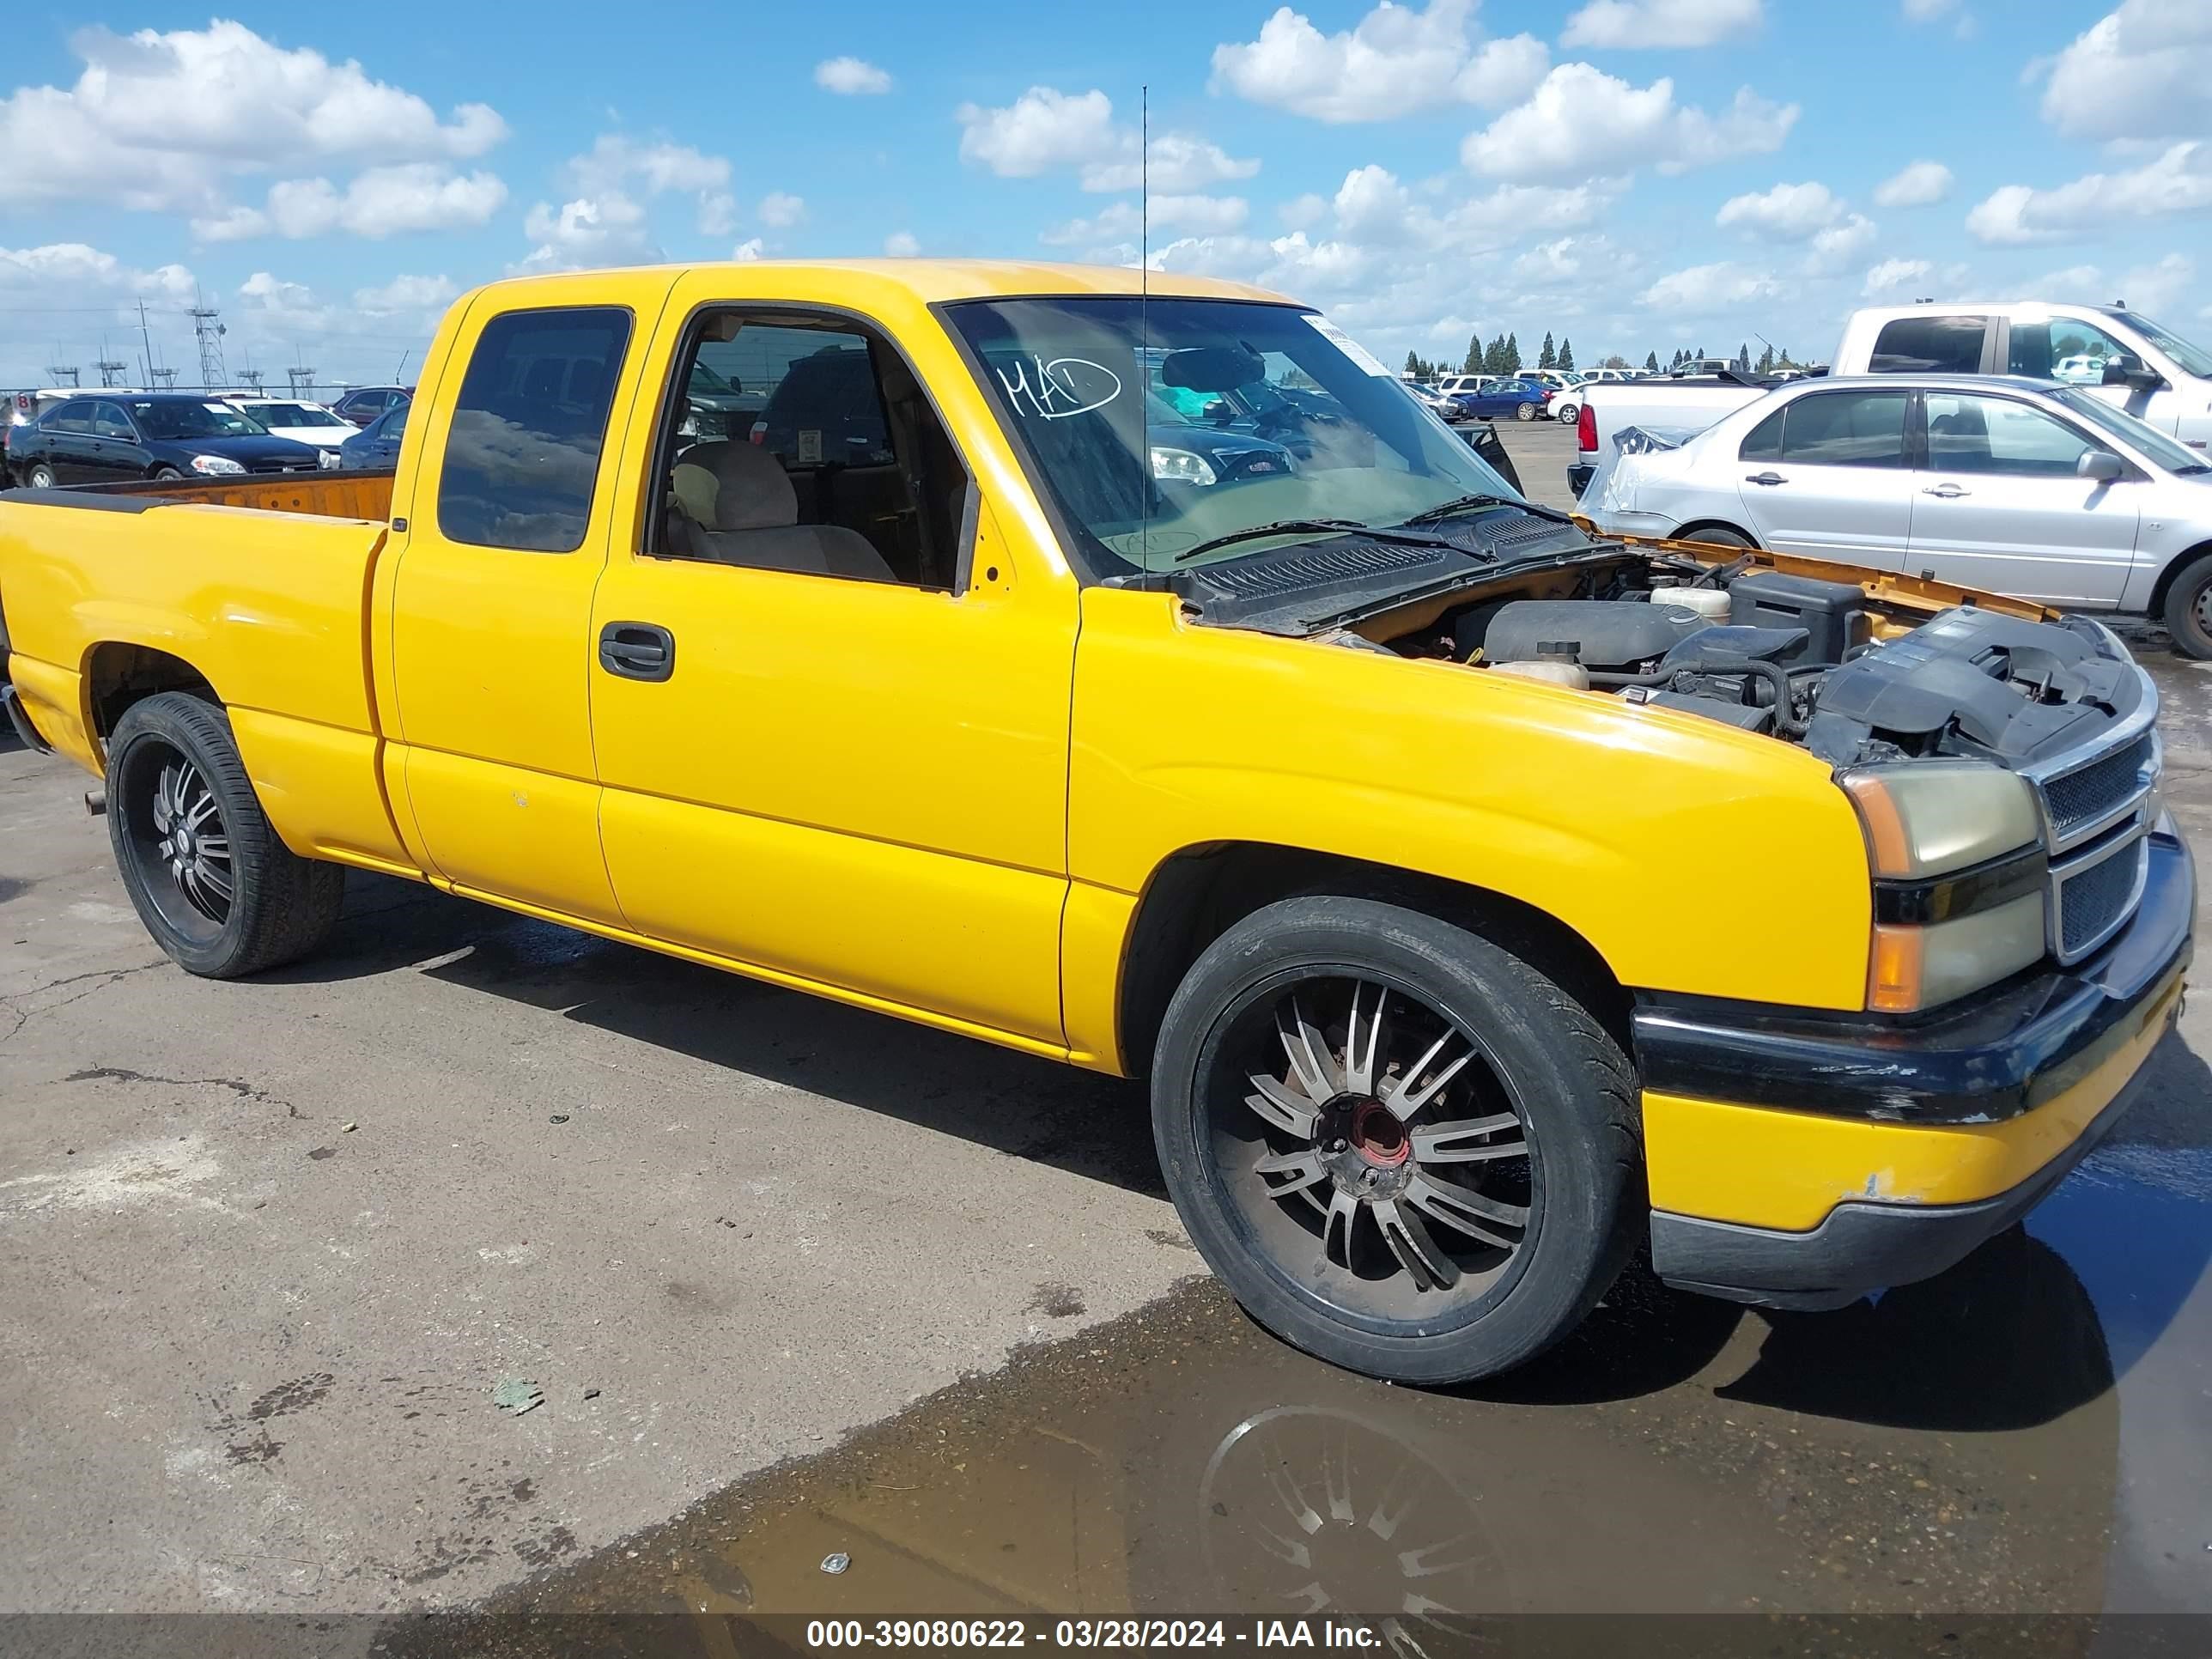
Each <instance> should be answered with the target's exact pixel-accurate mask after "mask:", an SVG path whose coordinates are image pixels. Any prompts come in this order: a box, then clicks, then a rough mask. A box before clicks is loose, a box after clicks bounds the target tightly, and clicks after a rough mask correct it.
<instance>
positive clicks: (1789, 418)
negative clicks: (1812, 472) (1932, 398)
mask: <svg viewBox="0 0 2212 1659" xmlns="http://www.w3.org/2000/svg"><path fill="white" fill-rule="evenodd" d="M1905 403H1906V395H1905V393H1904V392H1820V393H1818V394H1816V395H1814V396H1813V397H1808V398H1798V399H1797V401H1796V402H1795V403H1793V404H1790V407H1789V408H1788V409H1787V410H1784V411H1783V413H1784V416H1785V417H1786V418H1785V419H1784V422H1783V426H1782V459H1784V461H1789V462H1793V463H1795V464H1796V465H1799V466H1903V465H1905Z"/></svg>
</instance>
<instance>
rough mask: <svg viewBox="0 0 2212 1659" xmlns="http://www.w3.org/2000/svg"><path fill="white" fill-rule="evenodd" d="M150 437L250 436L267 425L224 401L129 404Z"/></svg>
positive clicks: (256, 433) (260, 431)
mask: <svg viewBox="0 0 2212 1659" xmlns="http://www.w3.org/2000/svg"><path fill="white" fill-rule="evenodd" d="M131 414H133V415H135V416H137V419H138V425H139V428H140V429H141V430H142V431H143V432H144V433H145V434H146V435H147V436H149V437H150V438H251V437H253V436H255V435H258V434H260V433H264V432H266V431H267V430H268V429H269V428H267V427H265V426H264V425H262V424H261V422H258V421H257V420H255V419H253V418H252V416H249V415H242V414H240V412H239V411H238V410H234V409H233V408H231V407H229V406H228V404H202V403H191V402H186V401H185V400H182V399H179V401H177V402H175V403H166V402H157V401H150V400H149V401H148V402H146V403H135V404H131Z"/></svg>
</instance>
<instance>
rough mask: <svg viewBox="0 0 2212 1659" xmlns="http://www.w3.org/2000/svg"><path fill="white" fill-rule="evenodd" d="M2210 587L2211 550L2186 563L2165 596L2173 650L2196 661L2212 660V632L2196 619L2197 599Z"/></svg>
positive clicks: (2211, 574) (2211, 577) (2168, 629)
mask: <svg viewBox="0 0 2212 1659" xmlns="http://www.w3.org/2000/svg"><path fill="white" fill-rule="evenodd" d="M2207 587H2212V553H2207V554H2205V555H2204V556H2203V557H2202V558H2198V559H2192V560H2191V562H2189V563H2188V564H2186V565H2185V566H2184V567H2183V568H2182V570H2181V572H2180V574H2179V575H2177V576H2175V577H2174V579H2173V586H2172V588H2170V589H2169V590H2168V591H2167V592H2166V632H2167V633H2169V634H2171V635H2172V636H2173V648H2174V651H2175V653H2176V654H2178V655H2180V656H2184V657H2187V658H2190V659H2192V660H2193V661H2197V662H2204V661H2207V660H2212V633H2208V632H2207V631H2206V630H2205V628H2204V625H2203V623H2201V622H2199V621H2198V620H2197V599H2198V597H2199V596H2200V595H2201V594H2203V592H2204V591H2205V589H2206V588H2207Z"/></svg>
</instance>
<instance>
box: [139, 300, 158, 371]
mask: <svg viewBox="0 0 2212 1659" xmlns="http://www.w3.org/2000/svg"><path fill="white" fill-rule="evenodd" d="M138 343H139V344H140V345H142V346H143V347H144V348H145V349H146V384H147V385H148V386H151V385H153V384H154V379H155V376H154V337H153V335H152V334H150V333H149V332H148V331H147V328H146V302H145V301H143V300H141V301H139V302H138Z"/></svg>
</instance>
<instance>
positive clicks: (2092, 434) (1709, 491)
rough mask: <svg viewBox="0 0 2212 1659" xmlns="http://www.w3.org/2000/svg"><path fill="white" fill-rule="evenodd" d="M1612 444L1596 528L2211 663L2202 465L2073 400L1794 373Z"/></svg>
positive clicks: (2013, 382) (2095, 404) (1974, 386)
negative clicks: (2076, 623) (1927, 588)
mask: <svg viewBox="0 0 2212 1659" xmlns="http://www.w3.org/2000/svg"><path fill="white" fill-rule="evenodd" d="M1620 436H1621V437H1622V438H1625V439H1626V443H1622V442H1620V441H1618V440H1617V441H1616V446H1615V453H1613V454H1611V455H1607V456H1605V457H1602V458H1601V460H1600V463H1599V466H1598V470H1597V473H1596V476H1595V477H1593V479H1592V481H1591V483H1590V485H1589V489H1588V491H1587V492H1586V494H1585V495H1584V496H1583V511H1585V512H1587V513H1589V514H1590V516H1591V517H1592V518H1593V519H1595V520H1596V522H1597V523H1598V525H1599V526H1600V527H1601V529H1605V530H1608V531H1611V532H1614V533H1615V534H1621V535H1646V536H1685V537H1690V538H1695V539H1699V540H1703V541H1717V542H1722V543H1726V544H1735V545H1740V546H1746V547H1763V548H1767V549H1770V550H1772V551H1774V552H1778V553H1791V554H1796V555H1797V556H1800V557H1802V558H1812V559H1836V560H1840V561H1844V562H1850V563H1854V564H1862V565H1872V566H1875V567H1876V568H1881V569H1887V570H1897V571H1902V572H1905V573H1906V574H1912V575H1918V576H1926V577H1931V578H1933V579H1934V580H1938V581H1945V582H1950V583H1953V584H1954V585H1955V586H1960V587H1964V588H1968V589H1971V590H1972V591H1975V592H1984V593H2009V594H2014V595H2016V596H2018V597H2021V598H2023V599H2039V600H2042V601H2044V602H2045V603H2046V604H2050V605H2063V606H2065V607H2067V608H2069V609H2071V610H2080V611H2121V612H2130V613H2139V614H2147V615H2149V616H2152V617H2157V618H2159V619H2160V620H2162V621H2163V622H2165V623H2166V626H2167V627H2168V628H2169V629H2172V634H2173V642H2174V646H2175V648H2176V649H2178V650H2179V651H2181V652H2183V653H2185V654H2187V655H2189V656H2191V657H2197V658H2212V466H2208V465H2207V463H2206V461H2205V458H2204V457H2203V455H2202V454H2201V453H2198V452H2197V451H2195V450H2191V449H2188V448H2185V447H2183V446H2182V445H2180V444H2179V443H2177V442H2175V441H2173V440H2172V438H2169V437H2167V436H2166V435H2164V434H2163V433H2160V432H2157V431H2154V430H2153V429H2152V428H2150V427H2148V426H2146V425H2144V424H2143V423H2142V422H2141V421H2138V420H2136V418H2135V417H2134V416H2130V415H2127V414H2124V413H2123V412H2121V411H2120V410H2116V409H2114V408H2113V407H2112V405H2111V404H2107V403H2106V402H2104V401H2103V400H2102V399H2101V398H2096V397H2093V396H2091V395H2090V394H2089V393H2087V392H2082V391H2081V390H2079V389H2077V388H2075V387H2072V386H2058V385H2055V384H2052V383H2051V382H2049V381H2043V380H2017V379H2014V378H2011V377H2008V376H2002V375H1921V374H1880V375H1867V376H1861V377H1854V378H1851V379H1848V380H1806V381H1803V382H1802V383H1799V384H1797V385H1794V386H1784V387H1780V388H1778V390H1776V391H1774V392H1769V393H1768V394H1767V395H1766V396H1765V397H1764V398H1759V399H1757V400H1755V401H1754V402H1753V403H1750V404H1746V405H1745V406H1744V407H1743V408H1741V409H1739V410H1735V411H1734V412H1732V413H1730V414H1729V415H1727V416H1723V418H1722V419H1721V420H1720V421H1718V422H1716V423H1715V424H1714V425H1712V426H1711V427H1708V428H1705V430H1704V431H1702V432H1699V433H1697V434H1695V435H1692V436H1688V437H1686V438H1682V439H1681V441H1680V442H1675V441H1674V440H1675V439H1677V438H1681V435H1680V434H1673V435H1669V434H1666V433H1659V432H1654V433H1651V434H1648V435H1628V434H1623V435H1620ZM1639 446H1644V447H1639Z"/></svg>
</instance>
